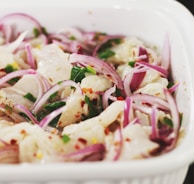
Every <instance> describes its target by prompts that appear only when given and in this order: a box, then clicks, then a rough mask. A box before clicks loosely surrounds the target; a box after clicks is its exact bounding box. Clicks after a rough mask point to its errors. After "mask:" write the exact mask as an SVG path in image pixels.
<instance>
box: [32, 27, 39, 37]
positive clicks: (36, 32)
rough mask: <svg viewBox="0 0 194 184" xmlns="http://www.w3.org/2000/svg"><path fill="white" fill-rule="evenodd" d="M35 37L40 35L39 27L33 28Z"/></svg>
mask: <svg viewBox="0 0 194 184" xmlns="http://www.w3.org/2000/svg"><path fill="white" fill-rule="evenodd" d="M33 34H34V37H35V38H37V37H38V36H39V35H40V31H39V30H38V29H37V28H34V29H33Z"/></svg>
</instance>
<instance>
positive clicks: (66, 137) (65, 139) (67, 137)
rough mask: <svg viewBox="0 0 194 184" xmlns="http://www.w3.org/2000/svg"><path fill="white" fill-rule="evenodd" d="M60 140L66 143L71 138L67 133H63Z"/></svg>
mask: <svg viewBox="0 0 194 184" xmlns="http://www.w3.org/2000/svg"><path fill="white" fill-rule="evenodd" d="M62 140H63V142H64V143H68V142H69V141H70V140H71V139H70V137H69V136H68V135H66V134H64V135H63V137H62Z"/></svg>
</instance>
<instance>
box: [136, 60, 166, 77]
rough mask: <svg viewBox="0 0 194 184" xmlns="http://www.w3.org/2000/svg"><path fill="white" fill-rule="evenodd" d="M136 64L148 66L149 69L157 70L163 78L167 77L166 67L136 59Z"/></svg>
mask: <svg viewBox="0 0 194 184" xmlns="http://www.w3.org/2000/svg"><path fill="white" fill-rule="evenodd" d="M136 64H137V65H139V66H144V67H148V68H150V69H153V70H155V71H157V72H159V73H160V74H161V75H162V76H163V77H165V78H167V77H168V71H167V70H166V69H164V68H163V67H161V66H158V65H152V64H149V63H146V62H143V61H138V62H136Z"/></svg>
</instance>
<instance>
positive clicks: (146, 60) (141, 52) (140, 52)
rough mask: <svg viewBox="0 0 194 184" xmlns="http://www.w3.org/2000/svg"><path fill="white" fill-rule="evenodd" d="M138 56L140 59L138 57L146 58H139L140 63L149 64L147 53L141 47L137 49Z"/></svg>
mask: <svg viewBox="0 0 194 184" xmlns="http://www.w3.org/2000/svg"><path fill="white" fill-rule="evenodd" d="M138 56H139V57H140V56H146V57H144V58H141V59H142V61H144V62H146V63H148V62H149V58H148V52H147V50H146V49H145V48H143V47H139V53H138Z"/></svg>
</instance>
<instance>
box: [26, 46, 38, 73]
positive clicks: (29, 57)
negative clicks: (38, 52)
mask: <svg viewBox="0 0 194 184" xmlns="http://www.w3.org/2000/svg"><path fill="white" fill-rule="evenodd" d="M25 51H26V56H27V62H28V64H29V65H30V67H31V68H32V69H36V63H35V60H34V57H33V55H32V48H31V45H30V44H28V43H27V44H26V46H25Z"/></svg>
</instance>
